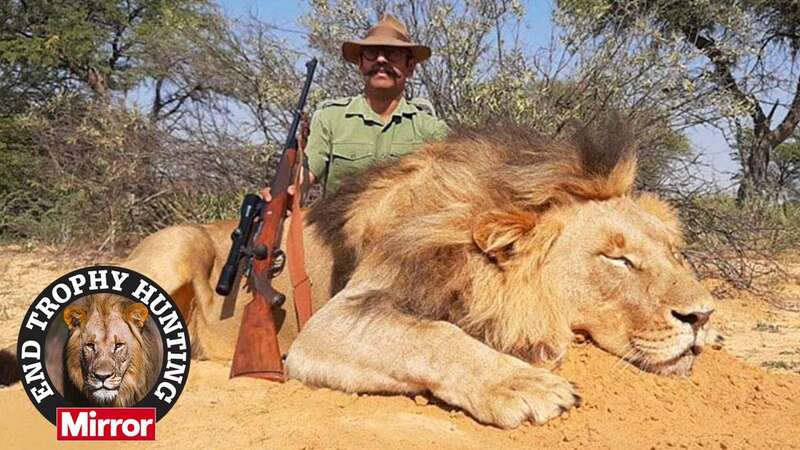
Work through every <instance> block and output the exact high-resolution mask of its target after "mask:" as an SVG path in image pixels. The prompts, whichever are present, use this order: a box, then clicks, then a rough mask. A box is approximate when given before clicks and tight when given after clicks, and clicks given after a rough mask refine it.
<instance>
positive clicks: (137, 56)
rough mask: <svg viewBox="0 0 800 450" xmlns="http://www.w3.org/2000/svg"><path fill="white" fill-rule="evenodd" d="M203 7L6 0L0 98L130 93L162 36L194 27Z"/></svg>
mask: <svg viewBox="0 0 800 450" xmlns="http://www.w3.org/2000/svg"><path fill="white" fill-rule="evenodd" d="M214 12H215V10H214V8H213V6H212V4H211V2H210V1H208V0H172V1H167V0H127V1H117V0H77V1H76V0H25V1H23V0H10V1H6V2H2V3H1V4H0V17H2V19H0V71H2V72H1V73H2V74H3V75H4V77H3V81H0V93H2V94H5V95H8V96H9V97H15V96H16V97H17V98H19V97H20V96H21V95H22V94H24V93H26V92H28V93H36V94H38V95H34V97H35V98H41V97H46V95H48V94H53V93H59V92H61V93H63V92H72V91H76V90H81V89H85V88H87V87H88V88H89V89H90V90H91V91H93V92H94V93H95V94H98V95H100V96H103V95H105V94H106V92H108V91H109V90H114V91H124V90H127V89H131V88H133V87H134V86H135V85H136V84H137V83H139V82H140V81H141V80H142V78H143V77H145V76H146V75H147V72H146V71H143V70H141V69H142V66H143V65H145V64H144V62H146V61H147V60H148V59H149V58H150V56H151V55H149V54H148V52H150V51H151V50H152V49H154V48H160V47H159V46H158V44H159V43H160V42H163V37H164V35H165V34H166V33H171V35H174V34H175V33H174V31H175V30H180V29H181V28H186V27H196V26H198V21H201V20H203V19H204V18H205V17H208V16H210V15H213V14H214Z"/></svg>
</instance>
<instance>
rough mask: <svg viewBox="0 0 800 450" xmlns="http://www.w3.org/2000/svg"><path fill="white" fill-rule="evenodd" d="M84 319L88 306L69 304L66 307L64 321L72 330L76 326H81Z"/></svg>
mask: <svg viewBox="0 0 800 450" xmlns="http://www.w3.org/2000/svg"><path fill="white" fill-rule="evenodd" d="M84 320H86V308H84V307H83V306H79V305H69V306H67V308H66V309H64V322H65V323H66V324H67V328H68V329H69V330H70V331H72V329H73V328H75V327H79V326H80V325H81V324H82V323H83V321H84Z"/></svg>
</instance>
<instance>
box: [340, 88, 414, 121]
mask: <svg viewBox="0 0 800 450" xmlns="http://www.w3.org/2000/svg"><path fill="white" fill-rule="evenodd" d="M416 113H417V109H416V108H414V106H413V105H411V104H410V103H408V102H407V101H406V99H405V98H400V103H398V105H397V108H395V110H394V112H393V113H392V117H395V116H403V115H413V114H416ZM344 114H345V116H361V117H362V118H363V119H369V120H371V121H373V122H377V123H382V121H381V118H380V117H378V114H376V113H375V111H373V110H372V108H371V107H370V106H369V103H367V99H366V98H365V97H364V96H363V95H358V96H356V97H354V98H353V101H351V102H350V104H348V105H347V108H346V109H345V111H344Z"/></svg>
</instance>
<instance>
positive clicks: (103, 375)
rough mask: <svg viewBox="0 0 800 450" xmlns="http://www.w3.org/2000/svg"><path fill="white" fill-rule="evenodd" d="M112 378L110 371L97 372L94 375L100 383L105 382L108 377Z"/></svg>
mask: <svg viewBox="0 0 800 450" xmlns="http://www.w3.org/2000/svg"><path fill="white" fill-rule="evenodd" d="M110 376H111V371H108V372H106V371H102V372H95V373H94V377H95V378H97V380H98V381H100V382H101V383H102V382H103V381H106V379H107V378H108V377H110Z"/></svg>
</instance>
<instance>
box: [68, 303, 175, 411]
mask: <svg viewBox="0 0 800 450" xmlns="http://www.w3.org/2000/svg"><path fill="white" fill-rule="evenodd" d="M147 316H148V314H147V307H146V306H145V305H143V304H141V303H135V302H133V301H130V300H126V299H123V298H121V297H118V296H114V295H95V296H90V297H87V298H86V299H82V300H80V301H78V302H76V303H74V304H72V305H70V306H68V307H67V308H66V309H65V310H64V321H65V322H66V324H67V328H68V329H69V339H68V340H67V346H66V357H65V359H66V364H67V367H66V371H67V375H68V376H69V379H70V381H71V382H72V383H73V384H74V386H75V387H76V388H77V389H78V390H79V391H80V392H82V393H83V394H84V395H85V396H86V399H87V400H88V401H89V403H91V404H93V405H97V406H131V405H134V404H136V403H137V402H138V401H140V400H142V399H143V398H144V397H145V395H146V394H147V392H148V391H149V390H150V388H151V387H152V386H153V384H154V382H155V377H156V376H158V372H159V371H160V360H158V354H159V353H160V352H159V351H158V348H157V346H160V345H161V344H160V338H159V337H156V336H155V333H154V332H153V330H152V328H151V327H152V325H151V327H148V328H147V329H146V326H147V325H148V323H147V322H148V318H147ZM156 332H157V331H156Z"/></svg>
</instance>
